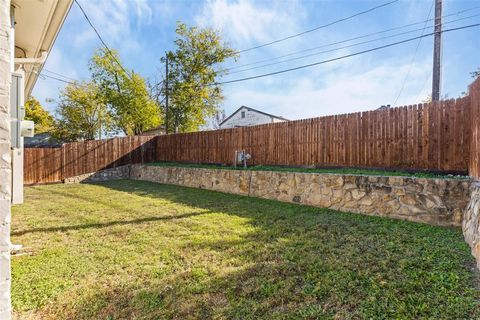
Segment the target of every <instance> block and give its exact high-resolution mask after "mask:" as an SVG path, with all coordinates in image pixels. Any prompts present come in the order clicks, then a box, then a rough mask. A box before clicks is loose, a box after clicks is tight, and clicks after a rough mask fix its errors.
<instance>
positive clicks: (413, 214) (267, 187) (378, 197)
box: [130, 165, 471, 226]
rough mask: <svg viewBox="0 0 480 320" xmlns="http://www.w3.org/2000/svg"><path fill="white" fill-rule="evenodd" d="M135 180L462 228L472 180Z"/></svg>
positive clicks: (256, 175) (215, 176)
mask: <svg viewBox="0 0 480 320" xmlns="http://www.w3.org/2000/svg"><path fill="white" fill-rule="evenodd" d="M130 178H131V179H137V180H147V181H153V182H159V183H165V184H174V185H181V186H187V187H194V188H203V189H209V190H215V191H221V192H228V193H234V194H240V195H246V196H253V197H259V198H265V199H273V200H280V201H286V202H295V203H301V204H307V205H312V206H318V207H324V208H331V209H336V210H342V211H350V212H356V213H363V214H369V215H378V216H386V217H392V218H400V219H404V220H411V221H418V222H425V223H429V224H435V225H456V226H460V225H461V224H462V219H463V210H464V208H465V207H466V206H467V204H468V202H469V200H470V185H471V181H470V180H460V179H424V178H411V177H383V176H358V175H340V174H317V173H296V172H295V173H294V172H279V171H243V170H221V169H200V168H181V167H160V166H148V165H132V166H131V171H130Z"/></svg>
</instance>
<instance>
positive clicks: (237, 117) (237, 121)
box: [220, 108, 284, 129]
mask: <svg viewBox="0 0 480 320" xmlns="http://www.w3.org/2000/svg"><path fill="white" fill-rule="evenodd" d="M242 112H245V118H242ZM282 121H284V120H281V119H278V118H275V117H270V116H267V115H265V114H262V113H260V112H256V111H253V110H249V109H247V108H241V109H240V110H239V111H238V112H237V113H235V114H233V115H232V116H231V117H230V118H229V119H228V120H227V121H225V122H224V123H223V124H222V125H221V126H220V128H221V129H227V128H235V127H247V126H254V125H259V124H266V123H273V122H282Z"/></svg>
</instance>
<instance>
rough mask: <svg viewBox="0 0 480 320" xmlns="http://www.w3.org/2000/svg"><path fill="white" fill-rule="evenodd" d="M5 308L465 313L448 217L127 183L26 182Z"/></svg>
mask: <svg viewBox="0 0 480 320" xmlns="http://www.w3.org/2000/svg"><path fill="white" fill-rule="evenodd" d="M12 234H13V235H12V242H13V243H15V244H23V245H24V247H25V250H24V251H25V253H27V254H25V255H22V256H18V257H14V258H13V262H12V268H13V287H12V291H13V306H14V309H15V315H16V317H17V318H18V319H190V318H196V319H211V318H214V319H387V318H388V319H392V318H395V319H420V318H428V319H476V318H478V317H480V310H479V309H480V306H479V298H480V294H479V291H478V290H475V286H476V284H477V283H478V282H477V281H478V279H476V275H475V273H474V272H472V266H473V265H474V261H473V258H472V257H471V256H470V251H469V248H468V246H467V245H466V244H465V243H464V241H463V238H462V234H461V230H460V229H458V228H442V227H433V226H428V225H423V224H417V223H411V222H404V221H398V220H391V219H386V218H378V217H368V216H362V215H357V214H349V213H341V212H336V211H332V210H323V209H318V208H312V207H307V206H300V205H295V204H288V203H280V202H275V201H269V200H261V199H253V198H247V197H241V196H235V195H228V194H222V193H217V192H212V191H206V190H197V189H190V188H183V187H177V186H167V185H160V184H155V183H150V182H141V181H130V180H122V181H110V182H105V183H101V184H96V185H93V184H75V185H48V186H37V187H30V188H27V189H26V199H25V204H23V205H20V206H15V207H14V208H13V226H12Z"/></svg>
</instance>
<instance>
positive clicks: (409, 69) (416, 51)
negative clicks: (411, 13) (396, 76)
mask: <svg viewBox="0 0 480 320" xmlns="http://www.w3.org/2000/svg"><path fill="white" fill-rule="evenodd" d="M434 4H435V0H433V1H432V5H431V6H430V10H429V11H428V16H427V19H430V15H431V14H432V9H433V6H434ZM427 23H428V22H425V26H424V27H423V30H422V35H423V34H424V33H425V30H426V29H427ZM422 39H423V38H420V39H418V43H417V47H416V48H415V52H414V53H413V57H412V60H411V61H410V65H409V67H408V71H407V74H405V78H404V79H403V83H402V87H401V88H400V91H399V92H398V94H397V97H396V98H395V102H394V103H393V105H394V106H395V105H397V101H398V99H400V96H401V95H402V92H403V89H404V88H405V84H406V83H407V79H408V77H409V76H410V72H411V71H412V66H413V63H414V62H415V58H416V57H417V53H418V48H419V47H420V44H421V43H422Z"/></svg>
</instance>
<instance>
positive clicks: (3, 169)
mask: <svg viewBox="0 0 480 320" xmlns="http://www.w3.org/2000/svg"><path fill="white" fill-rule="evenodd" d="M10 37H13V33H12V32H11V29H10V0H0V319H2V320H4V319H5V320H8V319H10V318H11V298H10V283H11V282H10V281H11V273H10V221H11V213H10V201H11V174H12V169H11V155H10V152H11V151H10V112H9V111H10V82H11V73H12V66H13V62H12V55H11V52H12V50H11V44H12V39H11V38H10Z"/></svg>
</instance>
